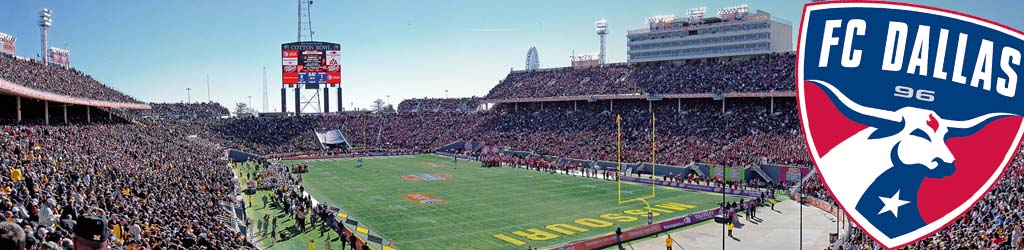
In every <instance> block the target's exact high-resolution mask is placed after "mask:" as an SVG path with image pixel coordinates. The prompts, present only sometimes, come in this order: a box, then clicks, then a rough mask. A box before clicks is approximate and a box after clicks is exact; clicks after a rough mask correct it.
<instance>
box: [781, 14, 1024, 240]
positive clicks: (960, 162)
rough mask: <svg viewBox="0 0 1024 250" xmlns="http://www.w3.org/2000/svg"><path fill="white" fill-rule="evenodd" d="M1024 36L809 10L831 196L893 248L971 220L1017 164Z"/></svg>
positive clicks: (810, 123)
mask: <svg viewBox="0 0 1024 250" xmlns="http://www.w3.org/2000/svg"><path fill="white" fill-rule="evenodd" d="M1021 49H1024V35H1022V33H1021V32H1020V31H1017V30H1014V29H1012V28H1009V27H1006V26H1003V25H1000V24H997V23H994V22H991V21H988V20H985V19H981V18H979V17H974V16H970V15H966V14H962V13H957V12H953V11H948V10H941V9H936V8H931V7H926V6H918V5H909V4H902V3H888V2H825V3H812V4H808V5H806V6H805V7H804V12H803V19H802V21H801V25H800V38H799V43H798V48H797V82H796V84H797V91H798V98H799V106H800V116H801V117H800V118H801V121H802V122H803V131H804V135H805V137H806V138H807V144H808V149H809V151H810V153H811V157H812V158H813V159H814V162H815V165H816V166H817V168H818V172H819V173H821V176H822V178H823V179H824V181H825V184H826V185H827V187H828V189H829V191H830V192H831V193H832V196H833V197H835V200H836V201H838V202H839V205H840V206H841V207H842V208H843V210H844V211H846V213H847V214H848V215H849V216H850V217H851V218H853V221H854V222H855V223H857V225H858V226H859V227H860V228H861V229H863V230H864V231H865V232H866V233H868V235H870V236H871V237H872V238H874V239H875V240H876V241H878V242H879V243H880V244H882V245H883V246H885V247H887V248H894V247H901V246H905V245H907V244H911V243H913V242H915V241H917V240H920V239H921V238H924V237H927V236H929V235H931V234H934V233H935V232H937V231H938V230H940V229H942V228H943V227H945V226H947V225H949V224H950V223H951V222H953V221H955V220H956V219H957V218H958V217H960V216H961V215H963V214H964V213H966V212H967V211H968V210H969V209H970V208H971V207H973V206H974V204H975V203H977V202H978V200H979V199H980V198H982V197H983V196H984V195H985V194H986V193H987V192H988V190H989V189H991V188H992V186H993V185H994V184H995V183H996V181H997V180H998V179H999V177H1000V175H1002V173H1003V170H1004V169H1006V167H1007V165H1008V164H1009V163H1010V162H1011V160H1012V158H1013V156H1014V154H1015V153H1016V152H1017V146H1018V145H1019V144H1020V140H1021V132H1022V131H1024V130H1022V129H1021V128H1022V126H1021V120H1022V119H1021V114H1024V112H1022V109H1024V101H1022V100H1021V98H1020V97H1017V93H1018V92H1017V89H1018V88H1017V83H1018V73H1019V72H1021V71H1022V70H1021V69H1022V68H1021Z"/></svg>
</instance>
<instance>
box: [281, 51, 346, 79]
mask: <svg viewBox="0 0 1024 250" xmlns="http://www.w3.org/2000/svg"><path fill="white" fill-rule="evenodd" d="M281 82H282V83H283V84H285V85H288V86H292V87H294V86H296V85H297V84H301V85H305V86H306V88H317V86H318V85H320V84H329V85H331V86H337V85H340V84H341V45H340V44H337V43H329V42H294V43H285V44H281Z"/></svg>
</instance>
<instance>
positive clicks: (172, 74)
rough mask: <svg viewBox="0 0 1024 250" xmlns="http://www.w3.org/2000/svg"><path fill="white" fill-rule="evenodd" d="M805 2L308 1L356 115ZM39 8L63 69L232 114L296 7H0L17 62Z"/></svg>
mask: <svg viewBox="0 0 1024 250" xmlns="http://www.w3.org/2000/svg"><path fill="white" fill-rule="evenodd" d="M806 2H808V1H789V0H786V1H735V0H725V1H679V0H653V1H623V0H618V1H613V0H589V1H586V0H556V1H551V0H541V1H533V0H520V1H472V0H453V1H412V0H401V1H392V0H381V1H347V0H346V1H337V0H316V1H315V2H314V4H313V11H312V19H313V30H314V31H316V35H315V38H316V40H323V41H332V42H337V43H341V44H342V67H343V71H344V72H343V74H344V80H343V88H344V91H343V92H344V99H345V100H344V104H345V106H346V108H350V107H351V105H352V104H351V103H354V105H355V106H357V107H364V108H365V107H369V105H370V103H371V102H372V101H373V100H375V99H378V98H379V99H388V98H387V97H386V96H388V95H390V100H391V102H392V103H394V104H396V105H397V103H398V102H399V101H400V100H402V99H405V98H417V97H444V95H445V92H444V91H445V90H446V89H447V90H448V95H449V96H451V97H463V96H473V95H476V96H483V95H485V94H486V93H487V91H488V90H489V89H490V88H491V87H493V86H494V85H495V84H497V82H498V81H499V80H501V79H503V78H504V77H505V75H506V74H507V73H508V71H509V69H510V68H516V69H522V68H523V65H524V59H525V56H526V50H527V48H529V47H530V46H537V49H538V51H539V54H540V61H541V67H544V68H549V67H564V66H566V65H568V64H569V60H568V57H569V55H570V54H571V53H572V52H573V50H575V51H576V53H578V54H581V53H588V52H596V51H597V49H598V39H597V36H596V35H595V33H594V27H593V26H594V24H593V22H594V21H595V20H598V19H607V20H608V25H609V35H608V38H607V39H608V40H607V53H608V61H609V62H621V61H625V60H626V46H625V43H626V41H625V33H626V31H627V30H630V29H637V28H643V27H644V26H645V25H646V24H645V21H644V19H645V18H647V17H649V16H655V15H664V14H675V15H676V16H683V15H685V11H686V10H687V9H689V8H693V7H698V6H707V7H708V10H709V11H708V12H709V13H711V15H714V10H716V9H718V8H721V7H726V6H732V5H738V4H743V3H746V4H749V5H750V8H751V9H761V10H765V11H767V12H770V13H772V14H773V15H775V16H777V17H781V18H783V19H786V20H789V21H790V22H792V23H798V22H799V19H800V16H799V15H800V11H801V8H802V5H803V4H804V3H806ZM911 2H915V3H921V4H926V5H932V6H936V7H940V8H947V9H952V10H957V11H960V12H965V13H968V14H972V15H976V16H980V17H984V18H987V19H990V20H993V21H996V22H1000V23H1003V24H1006V25H1009V26H1011V27H1015V28H1018V29H1021V28H1022V27H1024V19H1021V18H1020V15H1019V14H1017V13H1016V12H1017V10H1016V9H1015V8H1010V9H1007V8H1006V7H1009V6H1019V5H1020V4H1019V2H1016V1H1008V0H1000V1H952V0H950V1H911ZM42 8H50V9H51V10H53V27H52V28H51V29H50V31H49V45H50V46H52V47H67V48H69V49H70V50H71V53H72V54H71V60H72V65H73V66H74V67H76V68H78V69H81V70H82V71H84V72H86V73H89V74H91V75H93V77H95V78H96V79H98V80H100V81H102V82H104V83H106V84H108V85H110V86H112V87H114V88H115V89H118V90H121V91H123V92H125V93H127V94H129V95H132V96H134V97H137V98H139V99H141V100H144V101H152V102H178V101H183V100H185V99H186V93H185V88H192V89H193V90H192V101H205V100H206V98H207V92H206V91H205V90H206V83H205V81H206V75H207V74H209V76H210V82H211V88H210V89H211V91H210V92H211V96H212V99H213V100H214V101H217V102H220V103H221V104H224V105H225V106H227V107H229V108H233V107H234V103H236V102H247V101H248V100H247V97H248V96H252V104H253V105H254V106H255V107H257V108H262V99H263V98H262V96H263V92H262V91H261V87H262V67H264V66H266V67H267V82H268V83H267V85H268V90H267V91H268V96H269V99H270V101H269V105H268V106H270V109H271V110H274V109H275V108H279V107H278V106H280V100H279V96H280V86H281V85H280V71H279V69H280V66H279V65H280V44H281V43H286V42H293V41H294V40H295V33H296V2H295V1H292V0H277V1H267V0H253V1H236V0H225V1H199V0H181V1H126V0H112V1H73V0H65V1H54V0H5V1H3V3H0V32H3V33H7V34H11V35H14V36H16V37H18V43H17V49H18V51H17V53H18V55H20V56H24V57H33V58H34V57H35V56H36V54H37V53H38V51H39V47H40V46H39V43H40V41H39V28H38V26H37V22H38V17H37V16H38V14H39V11H40V10H41V9H42ZM794 33H796V28H794ZM794 36H795V34H794ZM288 96H289V98H291V97H292V93H291V90H289V92H288ZM334 98H335V94H333V93H332V95H331V99H332V100H331V102H332V103H334V102H335V100H333V99H334ZM289 103H291V101H289ZM291 105H292V104H289V106H291ZM332 106H334V105H333V104H332ZM336 108H337V107H332V110H334V109H336Z"/></svg>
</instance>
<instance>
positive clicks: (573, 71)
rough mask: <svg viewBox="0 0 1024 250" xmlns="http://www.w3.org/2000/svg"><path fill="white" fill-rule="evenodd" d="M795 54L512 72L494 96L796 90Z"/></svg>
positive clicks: (497, 97) (495, 90)
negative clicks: (745, 58)
mask: <svg viewBox="0 0 1024 250" xmlns="http://www.w3.org/2000/svg"><path fill="white" fill-rule="evenodd" d="M795 60H796V59H795V57H794V54H792V53H785V54H773V55H768V56H763V57H759V58H755V59H751V60H737V61H716V60H708V61H701V62H688V63H676V62H654V63H628V64H611V65H605V66H600V67H594V68H581V69H577V68H558V69H547V70H542V71H518V72H511V73H509V74H508V76H506V77H505V79H504V80H502V81H501V82H500V83H498V85H497V86H495V87H494V88H493V89H491V91H490V93H488V94H487V98H489V99H509V98H538V97H557V96H588V95H607V94H637V93H640V94H646V93H655V94H688V93H729V92H768V91H793V90H794V88H795V86H796V85H795V84H794V83H793V79H794V77H793V72H794V70H793V66H794V62H795Z"/></svg>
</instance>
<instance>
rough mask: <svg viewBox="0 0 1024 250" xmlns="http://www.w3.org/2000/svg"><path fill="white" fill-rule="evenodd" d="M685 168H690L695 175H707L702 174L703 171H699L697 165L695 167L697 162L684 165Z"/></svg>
mask: <svg viewBox="0 0 1024 250" xmlns="http://www.w3.org/2000/svg"><path fill="white" fill-rule="evenodd" d="M686 168H689V169H690V170H692V171H693V172H694V173H697V175H700V176H707V175H705V174H704V171H700V168H699V167H697V164H690V165H686Z"/></svg>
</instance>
